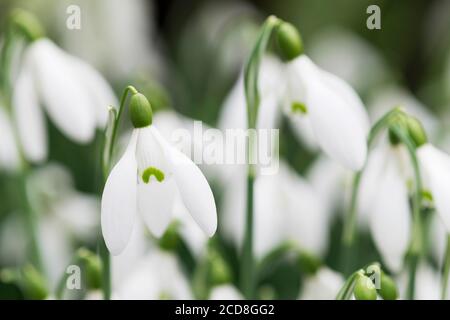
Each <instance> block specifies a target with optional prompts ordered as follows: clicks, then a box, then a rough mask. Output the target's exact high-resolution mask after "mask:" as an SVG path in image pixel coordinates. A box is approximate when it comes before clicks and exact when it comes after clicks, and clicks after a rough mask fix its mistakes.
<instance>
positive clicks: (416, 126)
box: [406, 116, 428, 148]
mask: <svg viewBox="0 0 450 320" xmlns="http://www.w3.org/2000/svg"><path fill="white" fill-rule="evenodd" d="M406 126H407V129H408V133H409V136H410V137H411V139H412V140H413V141H414V144H415V145H416V147H417V148H418V147H420V146H422V145H424V144H425V143H427V142H428V138H427V134H426V132H425V129H424V128H423V126H422V123H421V122H420V121H419V120H418V119H417V118H415V117H412V116H408V118H407V120H406Z"/></svg>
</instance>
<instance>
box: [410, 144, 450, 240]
mask: <svg viewBox="0 0 450 320" xmlns="http://www.w3.org/2000/svg"><path fill="white" fill-rule="evenodd" d="M417 155H418V157H419V162H420V165H421V168H422V171H423V173H422V174H423V176H424V178H425V184H426V186H427V187H429V188H430V191H431V193H432V195H433V201H434V204H435V206H436V211H437V212H438V214H439V216H440V217H441V219H442V221H443V222H444V224H445V227H446V228H447V231H448V232H450V201H449V199H450V156H449V155H448V154H446V153H445V152H443V151H440V150H439V149H437V148H435V147H434V146H432V145H431V144H425V145H423V146H421V147H420V148H419V149H418V150H417Z"/></svg>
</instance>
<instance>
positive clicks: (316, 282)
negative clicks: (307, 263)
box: [299, 267, 344, 300]
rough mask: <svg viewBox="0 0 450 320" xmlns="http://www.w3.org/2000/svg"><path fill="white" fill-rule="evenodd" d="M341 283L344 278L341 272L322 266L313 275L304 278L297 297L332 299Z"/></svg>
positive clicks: (302, 298) (303, 298)
mask: <svg viewBox="0 0 450 320" xmlns="http://www.w3.org/2000/svg"><path fill="white" fill-rule="evenodd" d="M343 285H344V278H343V277H342V275H341V274H339V273H337V272H335V271H333V270H331V269H328V268H326V267H322V268H321V269H319V270H318V271H317V273H316V274H315V275H313V276H311V277H308V278H307V279H306V280H305V283H304V284H303V289H302V292H301V293H300V296H299V299H301V300H334V299H336V295H337V294H338V292H339V290H340V289H341V287H342V286H343Z"/></svg>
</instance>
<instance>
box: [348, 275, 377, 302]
mask: <svg viewBox="0 0 450 320" xmlns="http://www.w3.org/2000/svg"><path fill="white" fill-rule="evenodd" d="M353 293H354V295H355V298H356V300H376V299H377V289H376V288H375V285H374V284H373V282H372V280H371V279H370V278H369V277H367V276H364V275H359V277H358V279H357V280H356V284H355V288H354V290H353Z"/></svg>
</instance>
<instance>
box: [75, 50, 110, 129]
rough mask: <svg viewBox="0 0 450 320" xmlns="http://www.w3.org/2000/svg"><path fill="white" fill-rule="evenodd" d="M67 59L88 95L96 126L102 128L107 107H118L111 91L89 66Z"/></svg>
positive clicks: (106, 114)
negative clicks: (95, 118)
mask: <svg viewBox="0 0 450 320" xmlns="http://www.w3.org/2000/svg"><path fill="white" fill-rule="evenodd" d="M67 58H68V59H69V60H70V62H71V64H72V65H73V66H72V68H73V70H74V72H77V73H78V78H79V79H80V82H81V83H82V84H83V85H84V87H85V90H86V92H88V93H89V95H90V98H91V104H92V106H91V107H92V108H93V110H94V111H95V114H96V117H97V125H98V126H99V127H101V128H103V127H104V126H105V125H106V121H107V119H108V106H117V105H118V101H117V98H116V96H115V95H114V92H113V90H112V89H111V87H110V86H109V84H108V83H107V82H106V80H105V79H104V78H103V76H102V75H101V74H100V73H99V72H98V71H97V70H96V69H94V68H93V67H92V66H91V65H89V64H87V63H86V62H84V61H83V60H81V59H79V58H77V57H74V56H69V55H68V56H67Z"/></svg>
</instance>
